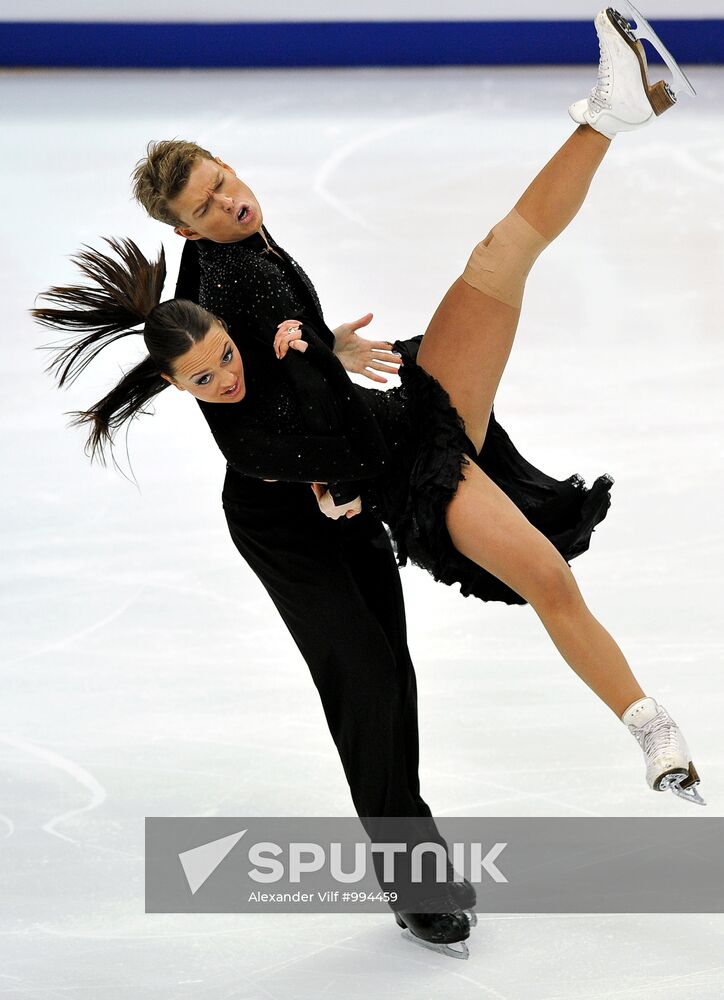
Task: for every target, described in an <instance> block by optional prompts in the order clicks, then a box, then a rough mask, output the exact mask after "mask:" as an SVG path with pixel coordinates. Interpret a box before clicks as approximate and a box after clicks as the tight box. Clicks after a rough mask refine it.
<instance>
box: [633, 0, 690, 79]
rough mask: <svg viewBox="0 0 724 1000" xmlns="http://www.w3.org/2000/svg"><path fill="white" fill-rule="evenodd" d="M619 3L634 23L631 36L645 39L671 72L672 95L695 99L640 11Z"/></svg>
mask: <svg viewBox="0 0 724 1000" xmlns="http://www.w3.org/2000/svg"><path fill="white" fill-rule="evenodd" d="M621 3H622V6H623V7H624V8H625V9H626V10H627V11H628V12H629V13H630V14H631V16H632V17H633V19H634V21H635V22H636V27H635V28H634V27H633V26H631V32H632V34H633V36H634V37H635V38H637V39H642V38H645V39H647V41H649V42H651V44H652V45H653V47H654V48H655V49H656V51H657V52H658V53H659V55H660V56H661V58H662V59H663V60H664V62H665V63H666V65H667V66H668V67H669V69H670V70H671V75H672V76H673V78H674V82H673V84H672V85H670V86H671V89H672V91H673V93H674V95H675V96H676V97H678V96H679V94H680V93H682V92H683V93H685V94H689V95H690V96H691V97H696V91H695V90H694V87H693V85H692V83H691V80H690V79H689V78H688V76H687V75H686V73H685V72H684V71H683V69H682V68H681V66H679V64H678V62H677V61H676V59H674V57H673V56H672V54H671V53H670V52H669V50H668V49H667V48H666V46H665V45H664V43H663V42H662V41H661V39H660V38H659V36H658V35H657V34H656V32H655V31H654V29H653V28H652V27H651V25H650V24H649V22H648V21H647V20H646V18H645V17H644V15H643V14H642V13H641V11H640V10H638V9H637V8H636V7H634V5H633V4H632V3H631V2H630V0H621Z"/></svg>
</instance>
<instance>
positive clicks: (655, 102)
mask: <svg viewBox="0 0 724 1000" xmlns="http://www.w3.org/2000/svg"><path fill="white" fill-rule="evenodd" d="M623 4H624V5H625V6H626V7H627V8H628V10H630V12H631V14H632V16H633V17H634V18H635V19H636V28H635V29H634V28H633V25H632V24H630V23H629V22H628V21H627V20H626V19H625V18H624V17H622V16H621V14H619V13H618V11H616V10H614V9H613V8H612V7H607V8H606V10H601V11H599V12H598V14H596V17H595V19H594V24H595V26H596V33H597V34H598V45H599V48H600V51H601V61H600V63H599V66H598V82H597V83H596V86H595V87H594V88H593V90H592V91H591V95H590V97H588V98H584V100H582V101H576V103H575V104H572V105H571V106H570V108H569V109H568V113H569V115H570V116H571V118H572V119H573V120H574V121H575V122H578V124H579V125H590V126H591V127H592V128H595V129H596V131H597V132H600V133H601V134H602V135H605V136H606V137H607V138H608V139H612V138H613V137H614V135H616V133H617V132H632V131H633V130H634V129H637V128H642V127H643V126H644V125H648V124H650V123H651V122H652V121H653V119H654V117H655V116H656V115H662V114H663V113H664V111H668V109H669V108H671V107H673V105H674V104H675V103H676V99H677V94H678V93H679V92H680V91H682V90H684V91H686V92H687V93H689V94H691V95H692V96H695V95H696V91H695V90H694V88H693V87H692V85H691V83H690V82H689V80H688V79H687V77H686V75H685V74H684V71H683V70H682V69H681V67H680V66H679V64H678V63H677V62H676V60H675V59H674V57H673V56H672V55H671V53H670V52H669V51H668V49H667V48H666V47H665V46H664V44H663V42H662V41H661V39H660V38H659V37H658V35H657V34H656V33H655V31H654V30H653V28H652V27H651V25H650V24H649V23H648V21H647V20H646V19H645V18H644V17H643V16H642V15H641V14H640V13H639V12H638V11H637V10H636V8H635V7H634V6H633V4H630V3H629V2H628V0H623ZM640 38H647V39H648V40H649V41H650V42H651V44H652V45H653V46H654V48H655V49H656V50H657V51H658V52H659V54H660V55H661V58H662V59H663V60H664V62H665V63H666V65H667V66H668V67H669V69H670V70H671V72H672V74H673V78H674V80H673V86H672V85H670V84H668V83H667V82H666V81H665V80H659V82H658V83H655V84H653V86H652V85H651V84H650V83H649V79H648V64H647V61H646V53H645V51H644V47H643V44H642V43H641V42H640V41H639V39H640Z"/></svg>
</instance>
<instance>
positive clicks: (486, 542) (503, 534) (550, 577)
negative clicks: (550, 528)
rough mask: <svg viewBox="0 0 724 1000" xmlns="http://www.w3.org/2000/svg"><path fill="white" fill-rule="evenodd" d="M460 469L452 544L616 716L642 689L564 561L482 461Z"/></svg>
mask: <svg viewBox="0 0 724 1000" xmlns="http://www.w3.org/2000/svg"><path fill="white" fill-rule="evenodd" d="M463 471H464V474H465V479H464V480H463V481H462V482H461V483H460V485H459V486H458V490H457V493H456V494H455V496H454V497H453V499H452V500H451V502H450V503H449V504H448V507H447V515H446V520H447V527H448V531H449V533H450V537H451V539H452V541H453V544H454V545H455V547H456V548H457V549H458V551H460V552H462V553H463V555H465V556H467V557H468V559H472V560H473V562H476V563H477V564H478V565H479V566H482V567H483V568H484V569H486V570H488V572H490V573H492V574H493V575H494V576H496V577H498V579H499V580H502V581H503V583H506V584H507V585H508V586H509V587H511V588H512V589H513V590H514V591H515V592H516V593H517V594H520V596H521V597H523V598H525V600H526V601H528V603H529V604H530V605H531V607H532V608H533V609H534V611H535V612H536V614H537V615H538V617H539V618H540V620H541V621H542V623H543V626H544V627H545V629H546V631H547V632H548V634H549V635H550V637H551V639H552V640H553V642H554V643H555V645H556V647H557V648H558V651H559V652H560V654H561V656H562V657H563V659H564V660H565V661H566V663H568V665H569V666H570V667H572V669H573V670H574V671H575V672H576V673H577V674H578V676H579V677H580V678H581V680H582V681H584V682H585V683H586V684H587V685H588V687H589V688H591V690H592V691H594V692H595V693H596V694H597V695H598V697H599V698H600V699H601V700H602V701H604V702H605V703H606V705H608V707H609V708H610V709H611V711H612V712H614V713H615V714H616V716H617V718H619V719H620V717H621V715H622V714H623V713H624V711H625V710H626V709H627V708H628V707H629V705H631V704H632V703H633V702H634V701H637V700H638V699H639V698H643V697H645V692H644V691H643V690H642V689H641V687H640V686H639V683H638V681H637V680H636V678H635V677H634V675H633V673H632V672H631V668H630V667H629V665H628V663H627V661H626V658H625V657H624V655H623V653H622V652H621V650H620V648H619V647H618V645H617V644H616V642H615V641H614V639H613V638H612V637H611V635H609V633H608V632H607V631H606V629H605V628H604V627H603V625H601V623H600V622H599V621H597V619H596V618H594V616H593V615H592V614H591V612H590V610H589V609H588V607H587V605H586V602H585V601H584V599H583V596H582V595H581V592H580V590H579V589H578V585H577V583H576V580H575V578H574V576H573V573H572V572H571V568H570V566H568V564H567V562H566V561H565V559H564V558H563V556H562V555H561V554H560V552H558V550H557V549H556V548H555V546H554V545H553V544H552V543H551V542H550V541H549V540H548V539H547V538H546V537H545V535H543V534H542V533H541V532H540V531H538V529H537V528H535V527H534V526H533V525H532V524H531V523H530V521H529V520H528V519H527V518H526V517H525V515H524V514H523V513H522V512H521V511H520V509H519V508H518V507H516V505H515V504H514V503H513V501H512V500H511V499H510V497H508V496H506V494H505V493H504V492H503V491H502V490H501V489H500V488H499V487H498V486H497V485H496V484H495V483H494V482H493V481H492V479H490V477H489V476H487V475H486V474H485V473H484V472H483V471H482V469H480V468H479V467H478V466H477V465H473V464H472V463H471V464H470V465H469V466H466V467H465V468H464V470H463Z"/></svg>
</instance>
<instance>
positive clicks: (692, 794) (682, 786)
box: [659, 760, 706, 806]
mask: <svg viewBox="0 0 724 1000" xmlns="http://www.w3.org/2000/svg"><path fill="white" fill-rule="evenodd" d="M698 784H699V775H698V774H697V771H696V768H695V767H694V762H693V761H691V760H690V761H689V770H688V771H676V772H674V773H673V774H667V775H664V777H663V778H662V779H661V783H660V784H659V791H662V792H663V791H666V789H669V788H670V789H671V791H672V792H673V793H674V795H678V796H679V798H681V799H686V800H687V802H695V803H696V804H697V805H699V806H705V805H706V802H705V801H704V799H703V798H702V797H701V795H700V794H699V789H698V788H697V787H696V786H697V785H698Z"/></svg>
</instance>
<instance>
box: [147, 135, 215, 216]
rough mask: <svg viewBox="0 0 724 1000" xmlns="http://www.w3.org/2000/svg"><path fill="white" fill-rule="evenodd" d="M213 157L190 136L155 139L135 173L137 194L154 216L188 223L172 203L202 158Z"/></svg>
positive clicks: (149, 212)
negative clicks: (171, 205)
mask: <svg viewBox="0 0 724 1000" xmlns="http://www.w3.org/2000/svg"><path fill="white" fill-rule="evenodd" d="M213 159H214V155H213V153H210V152H209V151H208V149H204V148H203V146H199V145H197V143H195V142H189V141H187V140H186V139H162V140H160V141H158V142H155V141H151V142H149V144H148V146H147V147H146V156H145V157H144V158H143V159H142V160H139V161H138V163H137V164H136V167H135V169H134V171H133V173H132V174H131V178H132V180H133V197H134V198H135V199H136V201H137V202H138V203H139V204H141V205H143V207H144V208H145V209H146V211H147V212H148V214H149V215H150V216H151V218H152V219H158V221H159V222H165V223H167V224H168V225H169V226H185V225H187V223H186V222H184V220H183V219H179V217H178V216H177V215H176V214H175V213H174V212H173V211H172V210H171V207H170V205H169V202H170V201H173V199H174V198H176V197H177V196H178V195H179V194H181V192H182V191H183V189H184V187H185V186H186V183H187V181H188V179H189V174H190V173H191V169H192V167H193V166H194V164H195V163H196V162H197V161H198V160H213Z"/></svg>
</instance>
